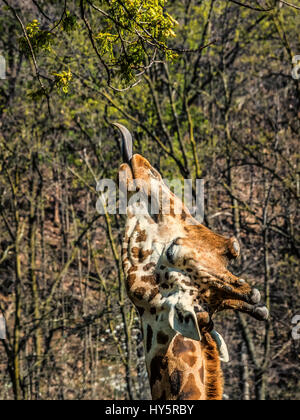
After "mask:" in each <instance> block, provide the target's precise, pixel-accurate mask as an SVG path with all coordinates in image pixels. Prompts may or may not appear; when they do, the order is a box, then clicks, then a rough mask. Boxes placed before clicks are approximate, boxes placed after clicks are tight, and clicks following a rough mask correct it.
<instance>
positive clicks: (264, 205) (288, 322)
mask: <svg viewBox="0 0 300 420" xmlns="http://www.w3.org/2000/svg"><path fill="white" fill-rule="evenodd" d="M291 3H292V4H291ZM299 27H300V2H299V0H297V1H296V0H290V1H289V2H286V1H279V0H260V1H252V0H251V1H249V2H247V3H246V0H241V1H234V0H172V1H171V0H169V1H168V2H167V1H164V0H146V1H143V0H109V1H107V0H94V1H89V0H73V1H68V0H64V1H61V0H60V1H57V0H51V1H48V0H22V1H17V0H0V34H1V35H0V55H1V56H2V61H1V62H2V64H3V63H4V60H5V63H6V75H5V78H4V75H3V74H2V80H0V193H1V194H0V197H1V198H0V279H1V280H0V305H1V306H0V310H1V313H2V315H3V316H4V317H5V319H6V323H7V339H6V340H0V399H5V400H7V399H28V400H37V399H147V398H149V386H148V381H147V377H146V372H145V366H144V353H143V346H142V337H141V332H140V324H139V318H138V315H137V313H136V311H135V309H134V308H133V307H132V305H131V304H130V302H129V300H128V298H127V297H126V293H125V291H124V283H123V280H124V274H123V271H122V266H121V260H120V244H121V241H122V236H123V230H124V216H122V215H118V214H117V215H109V214H104V215H99V214H98V213H97V211H96V201H97V199H98V195H97V192H96V183H97V181H98V180H99V179H102V178H108V179H113V180H115V179H116V178H117V172H118V167H119V164H120V163H121V147H120V136H119V133H117V132H116V130H115V129H114V128H113V127H112V125H111V123H113V122H119V123H122V124H124V125H126V126H127V127H128V128H129V129H130V130H131V132H132V133H133V135H134V142H135V143H134V148H135V151H138V152H139V153H141V154H143V155H144V156H145V157H147V158H148V159H149V160H150V161H151V163H152V164H153V165H154V166H155V167H156V168H157V169H159V170H160V171H161V173H162V174H163V176H164V178H168V179H173V178H177V179H185V178H193V179H196V178H198V179H204V181H205V224H206V225H207V226H208V227H209V228H211V229H212V230H214V231H215V232H219V233H221V234H224V235H227V236H232V235H233V234H234V235H235V236H236V237H237V238H238V240H239V241H240V244H241V249H242V252H241V257H240V258H239V261H238V262H237V263H236V264H235V265H234V267H233V270H234V273H235V274H237V275H243V276H244V277H245V276H246V278H247V279H249V281H250V282H252V284H255V285H257V286H258V288H259V289H260V290H261V292H262V295H263V300H264V301H265V302H266V304H267V306H268V308H269V310H270V314H271V316H270V320H269V321H268V322H265V323H264V322H263V323H261V322H260V323H259V322H257V321H255V320H253V319H250V318H249V317H247V316H244V315H242V314H235V313H233V312H225V313H222V314H220V315H218V317H217V319H216V324H217V329H218V330H219V331H220V332H221V333H222V335H223V337H224V339H225V341H226V342H227V345H228V348H229V353H230V357H231V361H230V363H229V364H226V365H223V369H224V376H225V398H226V399H234V400H239V399H244V400H249V399H251V400H253V399H260V400H264V399H272V400H276V399H287V400H294V399H299V398H300V386H299V378H300V367H299V350H300V340H299V339H300V334H299V328H298V327H297V325H296V323H297V321H299V319H300V299H299V295H300V293H299V292H300V282H299V265H298V262H299V231H298V226H299V213H298V200H299V188H300V180H299V120H300V107H299V105H300V102H299V101H300V95H299V93H300V91H299V89H300V85H299V83H300V69H299V68H298V66H297V63H298V61H297V58H295V56H297V55H300V32H299ZM3 58H4V60H3ZM299 62H300V57H299Z"/></svg>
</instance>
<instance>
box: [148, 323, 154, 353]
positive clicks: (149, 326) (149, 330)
mask: <svg viewBox="0 0 300 420" xmlns="http://www.w3.org/2000/svg"><path fill="white" fill-rule="evenodd" d="M152 338H153V330H152V328H151V325H149V324H148V325H147V343H146V348H147V353H149V351H150V350H151V346H152Z"/></svg>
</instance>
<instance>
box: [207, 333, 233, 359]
mask: <svg viewBox="0 0 300 420" xmlns="http://www.w3.org/2000/svg"><path fill="white" fill-rule="evenodd" d="M210 335H211V336H212V338H213V339H214V340H215V342H216V344H217V347H218V350H219V354H220V360H221V362H224V363H228V362H229V354H228V349H227V345H226V343H225V341H224V338H223V337H222V336H221V334H219V333H218V332H217V331H216V330H212V331H211V333H210Z"/></svg>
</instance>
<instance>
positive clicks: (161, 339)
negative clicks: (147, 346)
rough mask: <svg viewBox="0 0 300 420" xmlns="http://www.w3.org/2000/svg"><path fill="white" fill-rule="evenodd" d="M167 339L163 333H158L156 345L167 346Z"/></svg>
mask: <svg viewBox="0 0 300 420" xmlns="http://www.w3.org/2000/svg"><path fill="white" fill-rule="evenodd" d="M168 341H169V337H168V336H167V334H165V333H164V332H163V331H158V333H157V342H158V344H167V342H168Z"/></svg>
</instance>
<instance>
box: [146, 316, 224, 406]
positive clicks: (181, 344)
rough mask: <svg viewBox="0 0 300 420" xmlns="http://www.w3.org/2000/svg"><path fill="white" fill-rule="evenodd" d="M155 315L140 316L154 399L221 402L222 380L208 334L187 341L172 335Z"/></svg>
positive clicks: (179, 336) (218, 360)
mask: <svg viewBox="0 0 300 420" xmlns="http://www.w3.org/2000/svg"><path fill="white" fill-rule="evenodd" d="M158 318H159V315H158V316H157V315H155V314H153V315H150V316H149V315H147V314H145V316H143V317H142V326H143V334H144V347H145V353H146V365H147V371H148V376H149V380H150V387H151V393H152V398H153V399H154V400H221V399H222V393H223V377H222V371H221V366H220V357H219V353H218V350H217V346H216V343H215V341H214V340H213V339H212V338H211V336H210V334H209V333H206V334H204V336H203V340H202V342H201V343H200V342H199V341H195V340H191V339H188V338H185V337H183V336H182V335H180V334H178V333H175V332H174V331H173V330H171V329H170V328H168V327H167V326H166V324H165V323H157V321H158Z"/></svg>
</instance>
